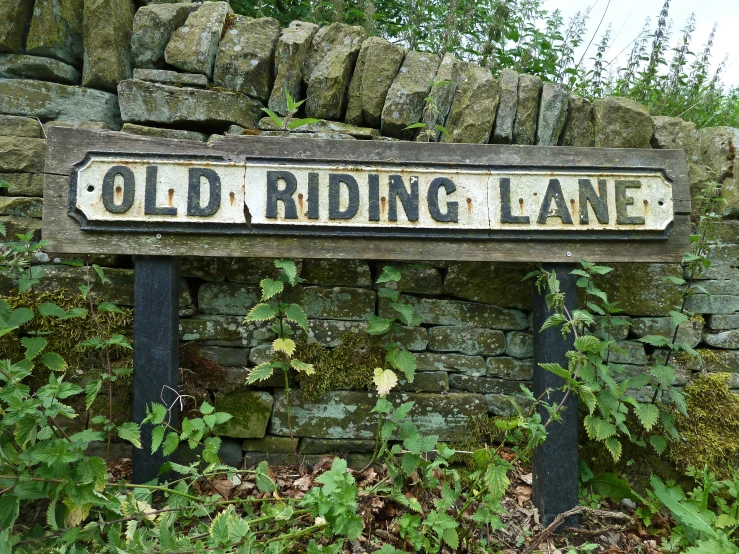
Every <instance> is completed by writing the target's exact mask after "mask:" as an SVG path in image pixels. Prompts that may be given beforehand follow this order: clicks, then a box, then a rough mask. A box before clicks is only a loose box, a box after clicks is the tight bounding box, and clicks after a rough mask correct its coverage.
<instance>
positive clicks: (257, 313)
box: [244, 303, 277, 321]
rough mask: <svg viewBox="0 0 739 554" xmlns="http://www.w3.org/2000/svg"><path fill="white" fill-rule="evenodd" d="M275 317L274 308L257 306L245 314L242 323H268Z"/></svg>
mask: <svg viewBox="0 0 739 554" xmlns="http://www.w3.org/2000/svg"><path fill="white" fill-rule="evenodd" d="M275 315H277V311H276V310H275V307H274V306H271V305H269V304H265V303H262V304H257V305H256V306H254V307H253V308H252V309H251V310H249V313H248V314H247V316H246V318H244V321H269V320H270V319H272V318H273V317H275Z"/></svg>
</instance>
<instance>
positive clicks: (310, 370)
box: [290, 360, 316, 375]
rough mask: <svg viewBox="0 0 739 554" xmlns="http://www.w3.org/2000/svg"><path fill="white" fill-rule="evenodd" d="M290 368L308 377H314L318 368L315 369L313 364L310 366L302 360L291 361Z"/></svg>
mask: <svg viewBox="0 0 739 554" xmlns="http://www.w3.org/2000/svg"><path fill="white" fill-rule="evenodd" d="M290 367H292V368H293V369H294V370H295V371H299V372H300V373H305V374H306V375H313V374H314V373H315V372H316V368H315V367H313V364H308V363H306V362H302V361H300V360H290Z"/></svg>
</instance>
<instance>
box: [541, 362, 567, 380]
mask: <svg viewBox="0 0 739 554" xmlns="http://www.w3.org/2000/svg"><path fill="white" fill-rule="evenodd" d="M539 366H541V367H542V368H543V369H545V370H546V371H548V372H550V373H554V374H555V375H556V376H558V377H562V379H569V378H570V377H571V375H570V371H569V370H568V369H565V368H563V367H562V366H561V365H559V364H556V363H546V364H539Z"/></svg>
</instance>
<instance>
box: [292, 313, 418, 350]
mask: <svg viewBox="0 0 739 554" xmlns="http://www.w3.org/2000/svg"><path fill="white" fill-rule="evenodd" d="M366 329H367V322H366V321H340V320H331V319H311V320H308V333H307V335H306V339H307V340H309V341H311V342H313V341H315V342H317V343H319V344H322V345H323V346H327V347H330V348H333V347H335V346H338V345H339V344H340V343H341V337H342V335H343V334H344V333H352V334H362V333H365V330H366ZM393 340H394V341H395V342H397V343H398V344H400V345H401V346H403V347H404V348H405V349H407V350H410V351H411V352H422V351H424V350H426V346H427V345H428V331H427V330H426V329H425V328H423V327H403V326H401V327H400V329H399V330H398V331H396V333H395V334H394V336H393Z"/></svg>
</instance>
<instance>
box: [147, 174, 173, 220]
mask: <svg viewBox="0 0 739 554" xmlns="http://www.w3.org/2000/svg"><path fill="white" fill-rule="evenodd" d="M158 173H159V168H158V167H157V166H155V165H149V166H147V167H146V188H145V189H144V213H145V214H146V215H177V208H175V207H174V206H157V174H158ZM169 194H170V201H173V200H174V189H170V190H169Z"/></svg>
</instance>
